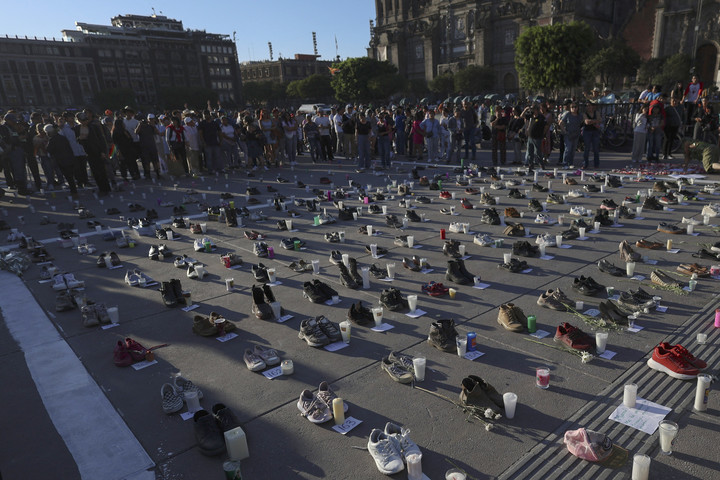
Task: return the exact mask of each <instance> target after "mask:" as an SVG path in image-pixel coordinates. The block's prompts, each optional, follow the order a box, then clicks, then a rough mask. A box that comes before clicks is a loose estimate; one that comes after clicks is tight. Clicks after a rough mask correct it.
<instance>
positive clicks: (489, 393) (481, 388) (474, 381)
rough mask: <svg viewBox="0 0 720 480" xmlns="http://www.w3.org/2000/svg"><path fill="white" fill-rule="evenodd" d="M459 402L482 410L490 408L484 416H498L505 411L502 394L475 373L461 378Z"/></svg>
mask: <svg viewBox="0 0 720 480" xmlns="http://www.w3.org/2000/svg"><path fill="white" fill-rule="evenodd" d="M460 403H461V404H463V405H468V406H473V407H476V408H481V409H483V410H487V409H490V410H492V413H490V412H488V413H489V415H488V414H486V416H489V417H491V418H499V415H500V414H501V413H504V412H505V402H504V401H503V396H502V395H500V393H499V392H498V391H497V390H496V389H495V387H493V386H492V385H490V384H489V383H487V382H486V381H485V380H483V379H482V378H480V377H478V376H477V375H468V376H467V377H465V378H463V380H462V384H461V390H460Z"/></svg>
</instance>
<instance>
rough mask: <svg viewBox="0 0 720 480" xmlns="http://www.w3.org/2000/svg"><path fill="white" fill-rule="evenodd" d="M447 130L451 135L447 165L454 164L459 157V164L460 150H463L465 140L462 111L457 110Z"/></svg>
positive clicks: (448, 123)
mask: <svg viewBox="0 0 720 480" xmlns="http://www.w3.org/2000/svg"><path fill="white" fill-rule="evenodd" d="M447 129H448V132H449V133H450V145H449V146H448V150H447V161H446V162H445V163H447V164H450V163H453V162H454V161H455V157H457V163H458V164H459V163H460V148H462V147H461V146H462V139H463V134H462V130H463V125H462V109H460V108H456V109H455V111H454V112H453V116H452V117H450V118H449V119H448V122H447Z"/></svg>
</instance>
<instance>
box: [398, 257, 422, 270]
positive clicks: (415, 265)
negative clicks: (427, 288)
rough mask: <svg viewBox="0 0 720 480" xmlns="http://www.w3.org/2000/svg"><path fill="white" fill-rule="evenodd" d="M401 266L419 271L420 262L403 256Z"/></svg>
mask: <svg viewBox="0 0 720 480" xmlns="http://www.w3.org/2000/svg"><path fill="white" fill-rule="evenodd" d="M402 263H403V267H405V268H407V269H408V270H412V271H413V272H419V271H420V270H421V269H422V268H421V267H420V262H418V261H415V260H411V259H409V258H407V257H405V258H403V261H402Z"/></svg>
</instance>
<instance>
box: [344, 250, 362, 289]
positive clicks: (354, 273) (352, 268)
mask: <svg viewBox="0 0 720 480" xmlns="http://www.w3.org/2000/svg"><path fill="white" fill-rule="evenodd" d="M348 264H349V265H348V272H350V276H351V277H352V279H353V280H355V283H357V284H358V285H362V284H363V278H362V275H360V274H359V273H358V270H357V260H355V259H354V258H353V257H350V258H349V259H348Z"/></svg>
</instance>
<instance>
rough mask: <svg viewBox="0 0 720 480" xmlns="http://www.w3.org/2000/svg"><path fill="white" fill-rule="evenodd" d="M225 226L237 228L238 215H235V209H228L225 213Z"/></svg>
mask: <svg viewBox="0 0 720 480" xmlns="http://www.w3.org/2000/svg"><path fill="white" fill-rule="evenodd" d="M225 225H227V226H228V227H237V225H238V222H237V213H235V209H234V208H228V209H227V210H226V211H225Z"/></svg>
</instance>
